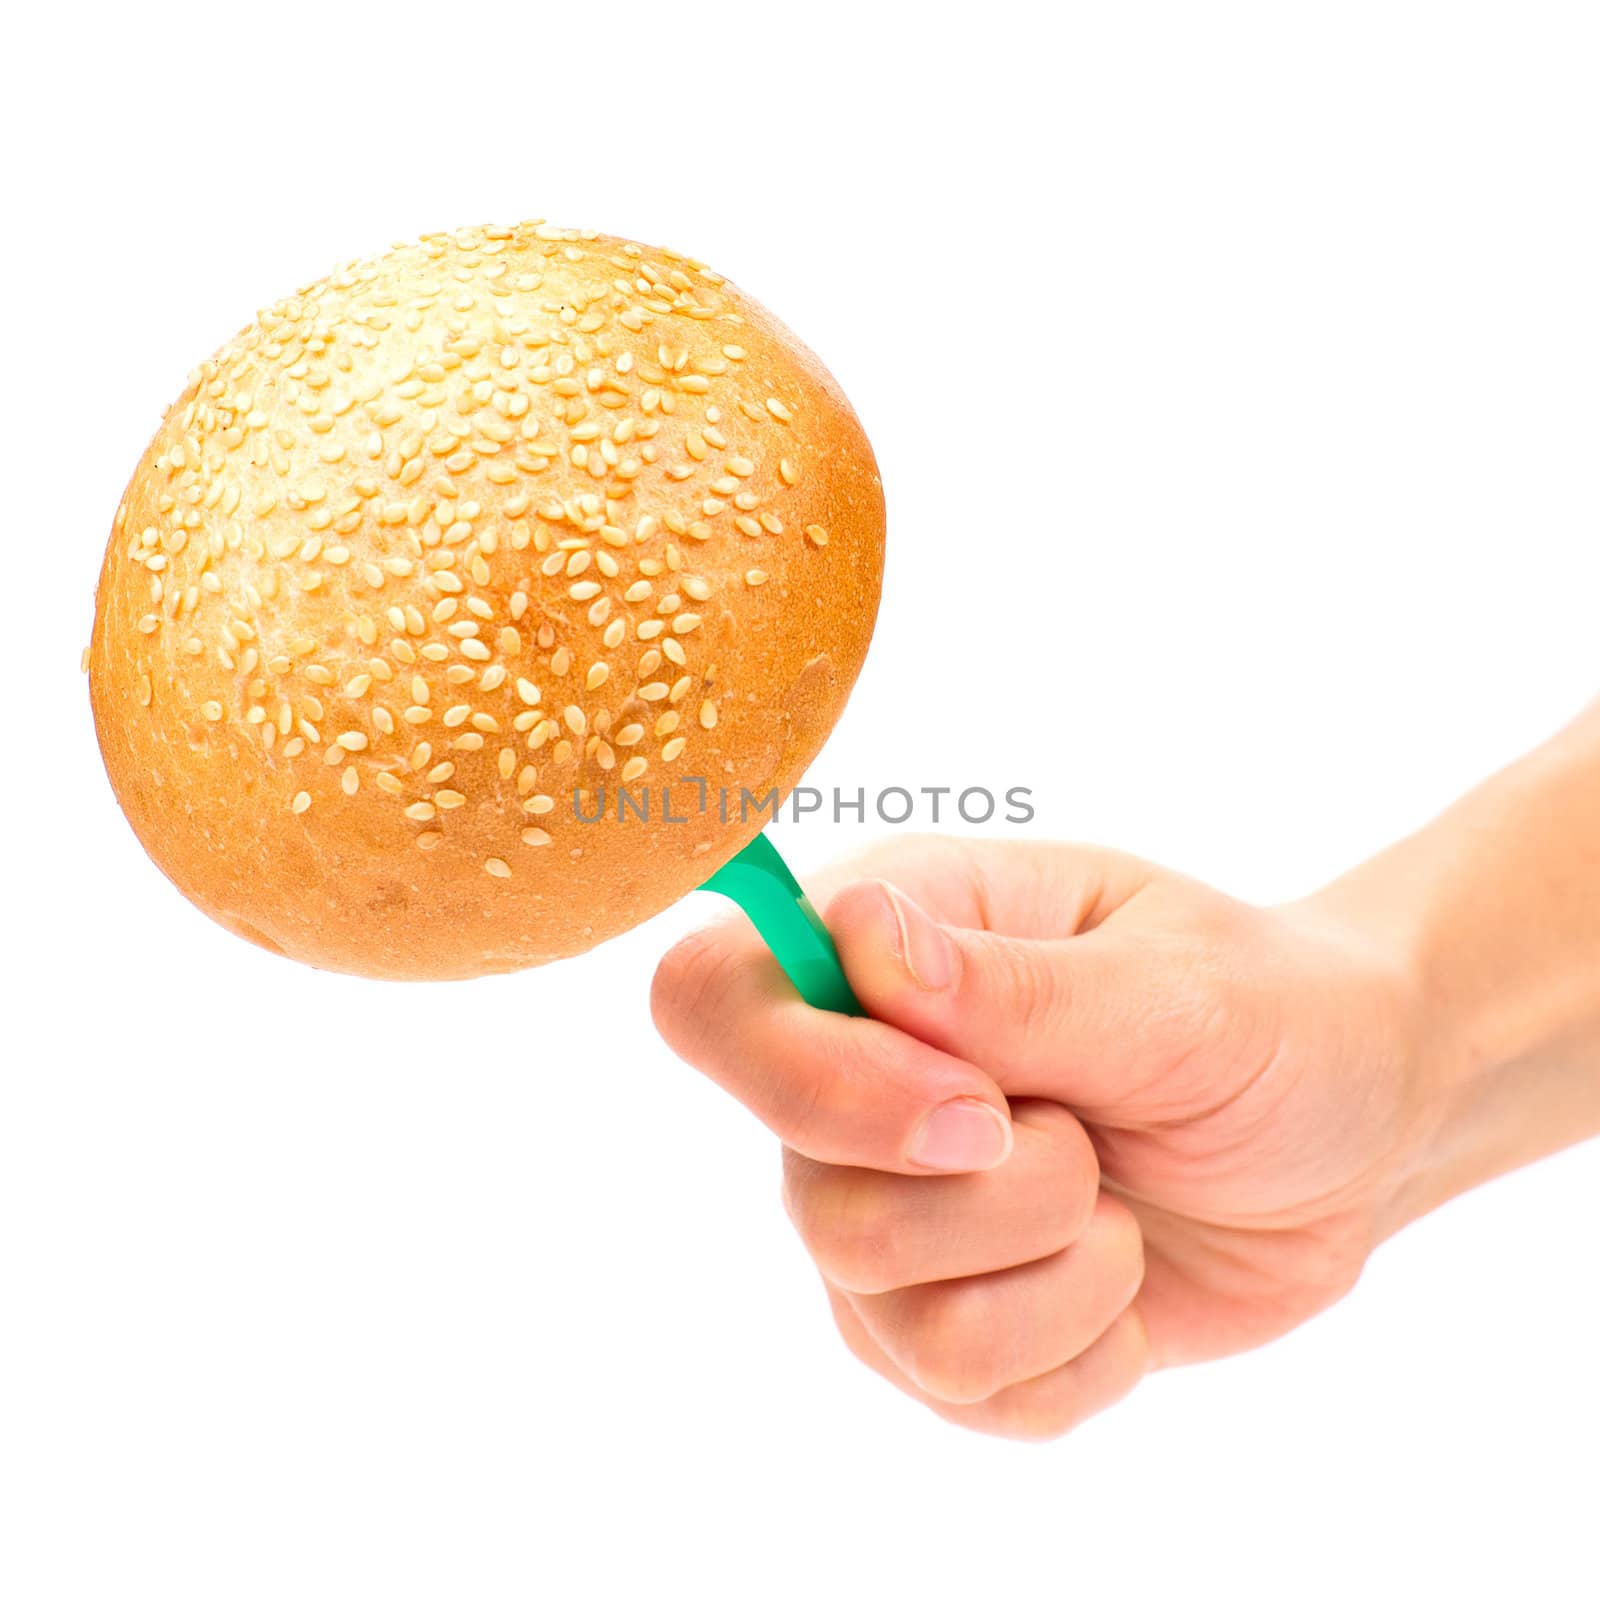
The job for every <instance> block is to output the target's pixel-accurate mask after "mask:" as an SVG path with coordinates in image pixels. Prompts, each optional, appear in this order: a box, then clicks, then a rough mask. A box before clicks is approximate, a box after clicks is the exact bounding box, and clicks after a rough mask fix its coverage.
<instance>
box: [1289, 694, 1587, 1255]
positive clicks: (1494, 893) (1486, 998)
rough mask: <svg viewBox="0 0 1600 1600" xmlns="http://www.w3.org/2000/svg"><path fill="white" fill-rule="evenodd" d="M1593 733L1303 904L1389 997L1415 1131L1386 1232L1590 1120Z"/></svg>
mask: <svg viewBox="0 0 1600 1600" xmlns="http://www.w3.org/2000/svg"><path fill="white" fill-rule="evenodd" d="M1596 731H1597V730H1596V728H1595V725H1594V721H1593V719H1587V720H1586V721H1585V722H1583V723H1580V724H1578V725H1577V727H1576V728H1575V729H1573V730H1570V731H1569V733H1568V734H1567V735H1564V736H1563V737H1562V738H1561V739H1558V740H1556V741H1554V742H1552V744H1551V745H1549V746H1547V747H1546V748H1545V749H1543V750H1540V751H1537V752H1535V753H1534V755H1532V756H1530V757H1529V758H1528V759H1527V760H1526V761H1524V762H1521V763H1519V764H1518V765H1517V766H1515V767H1513V768H1511V769H1510V770H1509V771H1507V772H1505V773H1502V774H1501V775H1500V776H1499V777H1497V778H1495V779H1493V780H1491V781H1490V782H1489V783H1488V784H1485V785H1484V786H1483V787H1482V788H1481V789H1480V790H1478V791H1477V792H1475V793H1474V794H1472V795H1469V796H1468V797H1467V799H1466V800H1464V801H1462V802H1461V803H1460V804H1459V805H1458V806H1456V807H1455V808H1453V809H1452V811H1450V812H1447V813H1446V814H1445V815H1444V816H1443V817H1441V818H1440V819H1439V820H1438V821H1437V822H1435V823H1433V824H1432V825H1431V826H1430V827H1428V828H1426V829H1424V830H1423V831H1422V832H1421V833H1419V834H1417V835H1416V836H1414V837H1413V838H1411V839H1408V840H1406V841H1404V842H1403V843H1402V844H1400V845H1397V846H1395V847H1394V848H1393V849H1391V850H1389V851H1387V852H1385V853H1384V854H1383V855H1381V856H1379V857H1377V858H1375V859H1374V860H1373V861H1370V862H1368V863H1366V864H1365V865H1364V866H1362V867H1359V868H1357V869H1356V870H1355V871H1354V872H1352V873H1349V874H1347V875H1346V876H1345V877H1344V878H1341V879H1339V880H1338V881H1336V882H1335V883H1333V884H1331V885H1329V886H1328V887H1327V888H1326V889H1324V890H1322V891H1321V892H1320V893H1318V894H1317V895H1314V896H1312V897H1311V901H1310V902H1308V903H1309V904H1312V905H1315V906H1316V907H1317V908H1318V913H1319V914H1320V915H1322V916H1325V917H1327V918H1331V919H1334V920H1337V921H1339V922H1341V923H1342V924H1343V925H1344V926H1345V927H1346V928H1347V929H1348V930H1350V932H1351V934H1352V936H1354V937H1356V938H1359V939H1360V940H1362V941H1364V942H1365V944H1366V946H1367V947H1368V948H1369V949H1372V950H1375V951H1377V952H1378V960H1379V964H1380V966H1381V967H1382V969H1383V970H1385V971H1386V972H1388V973H1390V974H1393V975H1394V976H1393V981H1394V983H1395V985H1396V988H1397V990H1398V992H1399V993H1400V994H1401V995H1402V996H1403V1001H1402V1013H1403V1014H1404V1015H1405V1016H1406V1017H1407V1019H1408V1021H1407V1024H1406V1031H1407V1033H1408V1035H1409V1037H1410V1040H1411V1045H1410V1048H1409V1055H1410V1060H1411V1066H1410V1070H1411V1071H1413V1072H1414V1074H1415V1076H1416V1080H1417V1081H1416V1085H1415V1091H1416V1100H1417V1103H1418V1105H1419V1106H1420V1107H1421V1111H1420V1119H1421V1121H1422V1124H1423V1127H1422V1133H1421V1136H1420V1137H1419V1139H1418V1140H1417V1143H1416V1151H1417V1154H1416V1156H1415V1159H1414V1169H1413V1170H1411V1171H1409V1172H1408V1173H1406V1174H1405V1175H1404V1176H1403V1178H1402V1180H1401V1182H1400V1184H1399V1187H1398V1191H1397V1197H1396V1203H1395V1210H1396V1215H1395V1218H1394V1220H1393V1227H1399V1226H1402V1225H1403V1224H1404V1223H1405V1222H1407V1221H1410V1220H1411V1219H1412V1218H1413V1217H1415V1216H1418V1215H1421V1214H1422V1213H1423V1212H1425V1211H1428V1210H1431V1209H1432V1208H1433V1207H1434V1206H1436V1205H1438V1204H1440V1203H1442V1202H1443V1201H1444V1200H1447V1199H1449V1198H1451V1197H1452V1196H1453V1195H1455V1194H1459V1193H1461V1192H1462V1191H1463V1190H1465V1189H1468V1188H1471V1187H1473V1186H1475V1185H1476V1184H1479V1183H1482V1182H1485V1181H1487V1180H1488V1179H1489V1178H1492V1177H1494V1176H1496V1175H1498V1174H1499V1173H1502V1172H1505V1171H1508V1170H1510V1169H1511V1168H1513V1167H1517V1166H1521V1165H1523V1164H1525V1163H1526V1162H1529V1161H1532V1160H1536V1159H1537V1158H1538V1157H1540V1156H1543V1155H1547V1154H1549V1153H1551V1152H1552V1151H1554V1150H1557V1149H1560V1148H1562V1147H1563V1146H1565V1145H1568V1144H1571V1143H1574V1142H1576V1141H1577V1140H1579V1139H1583V1138H1586V1137H1589V1136H1591V1135H1593V1134H1595V1133H1600V829H1597V826H1596V824H1597V821H1600V760H1597V748H1596V746H1597V741H1596V739H1595V733H1596ZM1393 1227H1391V1228H1390V1230H1389V1231H1393Z"/></svg>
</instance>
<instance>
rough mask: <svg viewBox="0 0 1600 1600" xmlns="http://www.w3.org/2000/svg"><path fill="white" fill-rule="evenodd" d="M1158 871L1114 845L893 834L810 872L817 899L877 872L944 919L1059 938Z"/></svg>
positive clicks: (1107, 910) (1089, 922)
mask: <svg viewBox="0 0 1600 1600" xmlns="http://www.w3.org/2000/svg"><path fill="white" fill-rule="evenodd" d="M1153 876H1154V868H1152V867H1151V866H1150V865H1149V863H1148V862H1144V861H1140V860H1138V859H1137V858H1136V857H1134V856H1128V855H1123V854H1122V853H1121V852H1119V851H1116V850H1103V849H1099V848H1093V847H1090V846H1087V845H1072V844H1060V843H1057V842H1054V841H1052V842H1050V843H1045V844H1034V843H1031V842H1028V841H1025V840H1021V839H962V838H957V837H954V836H952V835H950V834H897V835H894V836H892V837H890V838H888V839H880V840H876V841H874V842H873V843H872V844H870V845H867V846H865V847H864V848H862V849H860V850H857V851H854V852H852V853H851V854H849V855H846V856H844V857H842V858H841V859H840V860H838V861H835V862H832V863H830V864H829V865H828V866H825V867H823V868H822V869H821V870H820V871H818V872H815V873H812V874H808V876H807V885H806V886H807V888H808V889H809V890H810V892H811V896H812V899H813V900H814V901H815V902H816V903H817V904H818V905H819V906H820V905H826V904H827V903H828V901H829V900H830V899H831V898H832V897H833V896H834V895H835V894H837V893H838V892H839V891H840V890H842V889H844V888H845V887H846V886H848V885H849V884H852V883H858V882H861V881H862V880H863V879H868V878H879V879H882V880H884V881H885V882H888V883H892V884H893V885H894V886H895V887H896V888H898V889H900V890H901V891H902V892H903V893H905V894H906V895H908V896H910V898H911V899H913V900H915V901H916V902H917V903H918V904H919V905H921V906H923V907H924V908H925V909H926V910H927V911H928V913H929V914H930V915H931V916H932V917H934V918H935V919H936V920H937V921H939V922H941V923H947V924H949V925H950V926H952V927H957V928H978V929H984V930H986V931H988V932H991V933H1003V934H1009V935H1012V936H1015V937H1017V938H1027V939H1065V938H1068V937H1070V936H1071V935H1073V934H1076V933H1082V932H1084V931H1085V930H1086V929H1088V928H1092V927H1095V926H1096V925H1097V924H1098V923H1100V922H1101V921H1103V920H1104V919H1105V918H1106V917H1107V916H1109V915H1110V914H1111V913H1112V912H1113V911H1115V910H1116V909H1117V908H1118V907H1119V906H1121V905H1123V904H1124V903H1125V902H1126V901H1127V900H1129V899H1130V898H1131V897H1132V896H1133V895H1134V894H1136V893H1137V892H1138V891H1139V890H1140V889H1141V888H1143V887H1144V886H1145V885H1146V884H1148V883H1149V882H1150V880H1151V878H1152V877H1153Z"/></svg>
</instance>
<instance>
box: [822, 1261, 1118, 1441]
mask: <svg viewBox="0 0 1600 1600" xmlns="http://www.w3.org/2000/svg"><path fill="white" fill-rule="evenodd" d="M827 1288H828V1301H829V1304H830V1306H831V1307H832V1310H833V1320H834V1322H835V1324H836V1325H837V1327H838V1329H839V1333H840V1335H841V1337H842V1338H843V1339H844V1342H845V1345H846V1346H847V1348H848V1349H849V1350H850V1352H851V1354H853V1355H854V1356H855V1357H856V1359H857V1360H859V1361H860V1362H862V1363H863V1364H864V1365H865V1366H868V1367H870V1368H871V1369H872V1370H873V1371H874V1372H876V1373H877V1374H878V1375H879V1376H880V1377H883V1378H886V1379H888V1381H889V1382H890V1383H892V1384H893V1385H894V1386H895V1387H896V1388H897V1389H899V1390H901V1391H902V1392H903V1393H905V1394H908V1395H910V1396H911V1398H912V1399H914V1400H918V1401H920V1402H921V1403H922V1404H923V1405H925V1406H927V1407H928V1409H929V1410H930V1411H932V1412H934V1413H935V1415H937V1416H940V1417H943V1418H944V1419H945V1420H946V1421H948V1422H954V1423H956V1424H957V1425H958V1426H960V1427H963V1428H970V1429H972V1430H973V1431H974V1432H977V1433H990V1434H996V1435H998V1436H1000V1437H1001V1438H1006V1439H1027V1440H1043V1439H1055V1438H1059V1437H1060V1436H1061V1435H1062V1434H1064V1433H1069V1432H1070V1431H1071V1430H1072V1429H1073V1428H1075V1427H1077V1426H1078V1424H1079V1423H1080V1422H1083V1421H1084V1420H1085V1419H1087V1418H1088V1417H1091V1416H1093V1415H1094V1414H1095V1413H1096V1412H1097V1411H1104V1410H1105V1409H1106V1408H1107V1407H1108V1406H1111V1405H1114V1404H1115V1403H1116V1402H1117V1401H1118V1400H1120V1399H1122V1397H1123V1396H1124V1395H1126V1394H1127V1393H1128V1392H1129V1391H1130V1390H1131V1389H1133V1387H1134V1386H1135V1385H1136V1384H1137V1383H1138V1381H1139V1379H1140V1378H1141V1377H1143V1376H1144V1373H1145V1370H1146V1363H1147V1360H1148V1353H1149V1352H1148V1344H1147V1341H1146V1339H1145V1332H1144V1324H1143V1321H1142V1320H1141V1318H1140V1316H1139V1312H1138V1309H1137V1307H1136V1306H1130V1307H1129V1308H1128V1309H1127V1310H1126V1311H1124V1312H1123V1313H1122V1314H1121V1315H1120V1316H1119V1317H1117V1319H1116V1320H1115V1321H1114V1322H1113V1323H1112V1324H1111V1326H1110V1327H1109V1328H1107V1329H1106V1331H1105V1332H1104V1333H1103V1334H1101V1336H1100V1337H1099V1338H1098V1339H1096V1340H1095V1342H1094V1343H1093V1344H1092V1345H1090V1346H1089V1348H1088V1349H1087V1350H1085V1351H1083V1352H1082V1354H1080V1355H1078V1356H1076V1357H1075V1358H1074V1359H1073V1360H1071V1361H1069V1362H1067V1363H1066V1364H1065V1365H1064V1366H1060V1367H1057V1368H1056V1369H1055V1370H1054V1371H1053V1372H1047V1373H1045V1374H1043V1375H1042V1376H1041V1377H1037V1378H1030V1379H1028V1381H1027V1382H1026V1383H1018V1384H1013V1385H1012V1386H1011V1387H1010V1388H1008V1389H1001V1390H1000V1391H999V1392H998V1393H997V1394H992V1395H990V1396H989V1397H988V1398H987V1399H986V1400H980V1401H978V1402H977V1403H976V1404H975V1405H952V1404H950V1403H949V1402H948V1401H945V1400H939V1399H936V1398H934V1397H933V1396H932V1395H929V1394H927V1393H925V1392H924V1391H923V1390H921V1389H919V1388H918V1387H917V1386H916V1385H915V1384H914V1383H913V1382H912V1381H911V1380H910V1379H909V1378H908V1377H907V1376H906V1375H905V1373H903V1372H902V1371H901V1370H900V1368H899V1367H897V1366H896V1365H895V1363H894V1362H893V1361H891V1360H890V1359H889V1357H888V1356H887V1355H886V1354H884V1352H883V1350H882V1349H880V1348H879V1346H878V1344H877V1342H876V1341H875V1340H874V1339H873V1337H872V1335H871V1334H870V1333H869V1332H868V1331H867V1329H866V1325H865V1324H864V1323H863V1322H862V1321H861V1319H860V1317H859V1316H857V1315H856V1312H855V1309H854V1307H853V1306H852V1305H851V1303H850V1298H849V1296H848V1295H847V1294H846V1293H845V1292H844V1290H842V1289H835V1288H832V1287H831V1286H827Z"/></svg>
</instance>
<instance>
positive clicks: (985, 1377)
mask: <svg viewBox="0 0 1600 1600" xmlns="http://www.w3.org/2000/svg"><path fill="white" fill-rule="evenodd" d="M985 1324H986V1319H985V1317H984V1314H983V1308H982V1303H981V1296H980V1294H979V1293H978V1292H977V1291H975V1290H974V1289H972V1288H970V1287H968V1286H967V1285H965V1284H963V1283H959V1282H957V1283H949V1284H940V1285H937V1286H936V1287H934V1288H931V1289H929V1290H928V1291H927V1292H926V1293H925V1294H923V1295H922V1296H921V1303H920V1306H919V1309H918V1312H917V1315H916V1318H915V1326H914V1329H913V1330H912V1331H911V1333H910V1336H909V1339H908V1341H907V1345H908V1348H907V1357H906V1359H907V1364H908V1367H909V1370H910V1374H911V1377H912V1380H913V1381H914V1382H915V1383H916V1385H917V1387H918V1388H919V1389H922V1390H924V1391H926V1392H927V1393H928V1394H930V1395H933V1396H934V1397H935V1398H936V1399H939V1400H943V1401H944V1402H945V1403H946V1404H948V1405H963V1406H964V1405H976V1404H978V1403H979V1402H980V1401H984V1400H987V1399H988V1398H989V1397H990V1396H991V1395H993V1394H994V1393H995V1392H996V1391H997V1390H999V1389H1000V1388H1002V1387H1003V1386H1004V1383H1005V1379H1004V1376H1003V1374H1001V1372H1000V1371H999V1370H998V1366H997V1362H996V1359H995V1352H994V1340H993V1331H994V1330H993V1329H992V1328H989V1327H986V1325H985Z"/></svg>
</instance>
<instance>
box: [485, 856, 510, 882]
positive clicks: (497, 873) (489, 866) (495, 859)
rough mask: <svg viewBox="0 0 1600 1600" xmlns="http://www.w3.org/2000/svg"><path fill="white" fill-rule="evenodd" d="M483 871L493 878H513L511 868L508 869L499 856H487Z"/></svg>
mask: <svg viewBox="0 0 1600 1600" xmlns="http://www.w3.org/2000/svg"><path fill="white" fill-rule="evenodd" d="M483 870H484V871H485V872H487V873H488V874H489V876H490V877H491V878H509V877H510V876H511V868H510V867H508V866H507V865H506V864H505V862H504V861H502V860H501V859H500V857H499V856H486V857H485V858H484V863H483Z"/></svg>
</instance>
